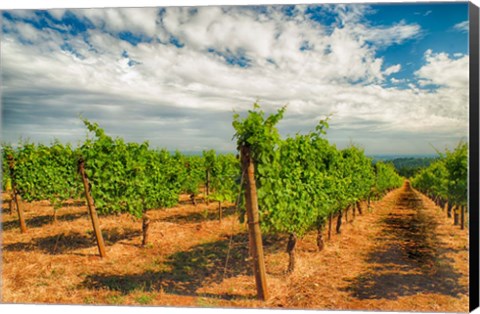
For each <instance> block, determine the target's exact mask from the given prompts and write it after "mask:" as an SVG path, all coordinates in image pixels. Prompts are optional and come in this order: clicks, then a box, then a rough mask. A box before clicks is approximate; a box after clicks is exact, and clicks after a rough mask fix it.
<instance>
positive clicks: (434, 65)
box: [415, 49, 469, 90]
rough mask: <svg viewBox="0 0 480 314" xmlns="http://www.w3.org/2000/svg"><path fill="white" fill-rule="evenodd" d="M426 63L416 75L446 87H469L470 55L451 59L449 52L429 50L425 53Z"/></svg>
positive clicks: (463, 88)
mask: <svg viewBox="0 0 480 314" xmlns="http://www.w3.org/2000/svg"><path fill="white" fill-rule="evenodd" d="M424 57H425V61H426V65H425V66H423V67H422V68H420V69H419V70H418V71H416V72H415V75H416V76H418V77H419V78H421V79H423V80H425V81H426V82H428V83H430V84H435V85H441V86H444V87H446V88H453V89H457V88H461V89H462V90H465V88H467V87H468V80H469V77H468V73H469V72H468V71H469V70H468V69H469V67H468V65H469V58H468V56H463V57H461V58H458V59H451V58H450V57H449V55H448V54H447V53H434V52H433V51H432V50H430V49H429V50H427V51H426V52H425V54H424Z"/></svg>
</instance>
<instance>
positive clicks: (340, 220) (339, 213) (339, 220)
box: [336, 210, 342, 234]
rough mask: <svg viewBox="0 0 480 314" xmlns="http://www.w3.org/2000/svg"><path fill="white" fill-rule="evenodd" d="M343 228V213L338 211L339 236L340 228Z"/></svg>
mask: <svg viewBox="0 0 480 314" xmlns="http://www.w3.org/2000/svg"><path fill="white" fill-rule="evenodd" d="M341 227H342V211H341V210H339V211H338V218H337V230H336V231H337V234H340V233H341V231H340V228H341Z"/></svg>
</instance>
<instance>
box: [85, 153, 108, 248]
mask: <svg viewBox="0 0 480 314" xmlns="http://www.w3.org/2000/svg"><path fill="white" fill-rule="evenodd" d="M78 171H79V172H80V175H81V176H82V181H83V187H84V189H85V198H86V199H87V207H88V212H89V213H90V218H91V220H92V225H93V230H94V232H95V238H96V239H97V246H98V252H99V253H100V257H105V256H106V253H105V243H104V242H103V236H102V231H101V230H100V223H99V221H98V215H97V211H96V210H95V206H94V204H93V198H92V195H91V194H90V184H89V183H88V179H87V175H86V174H85V161H84V160H83V159H82V158H80V159H79V160H78Z"/></svg>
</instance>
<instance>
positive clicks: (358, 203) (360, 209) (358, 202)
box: [357, 201, 363, 215]
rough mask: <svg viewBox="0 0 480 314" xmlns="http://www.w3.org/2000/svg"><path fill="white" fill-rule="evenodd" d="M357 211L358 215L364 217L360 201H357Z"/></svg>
mask: <svg viewBox="0 0 480 314" xmlns="http://www.w3.org/2000/svg"><path fill="white" fill-rule="evenodd" d="M357 209H358V214H359V215H363V212H362V207H361V206H360V201H357Z"/></svg>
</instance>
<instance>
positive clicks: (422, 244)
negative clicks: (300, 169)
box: [2, 187, 468, 312]
mask: <svg viewBox="0 0 480 314" xmlns="http://www.w3.org/2000/svg"><path fill="white" fill-rule="evenodd" d="M405 189H406V188H405V187H404V188H402V189H399V190H395V191H393V192H390V193H389V194H388V195H387V196H386V197H385V198H384V199H383V200H381V201H379V202H375V203H374V204H373V208H372V210H371V211H370V212H369V211H367V210H366V204H362V207H363V208H364V214H363V215H362V216H359V215H357V216H356V218H355V220H354V221H353V222H351V221H350V222H349V223H347V224H343V226H342V233H341V234H340V235H336V234H335V233H332V235H333V236H332V239H331V240H329V241H326V246H325V249H324V250H323V251H322V252H318V251H317V249H316V244H315V243H316V242H315V241H316V234H314V233H311V234H308V235H307V236H306V237H304V238H303V239H301V240H300V241H299V243H298V245H297V267H296V270H295V271H294V272H293V273H291V274H286V273H285V270H286V268H287V260H288V256H287V253H286V252H285V247H286V238H285V237H265V255H266V256H265V260H266V268H267V272H268V274H267V280H268V289H269V299H268V300H267V301H266V302H261V301H257V300H256V299H255V294H256V291H255V283H254V279H253V276H252V271H251V267H250V260H249V258H248V249H247V246H248V237H247V235H246V232H245V226H244V225H242V224H240V223H239V222H238V219H237V218H236V215H235V212H234V209H233V207H231V206H230V207H229V208H227V209H225V213H224V219H223V220H222V222H219V221H218V216H217V204H216V203H212V204H210V205H209V206H208V207H207V206H206V205H205V204H203V203H201V202H200V203H199V204H198V205H197V206H193V205H190V204H189V203H188V202H187V201H186V200H187V197H186V196H185V197H184V198H183V199H182V204H181V205H179V206H177V207H174V208H171V209H166V210H152V211H150V212H149V217H150V219H151V224H150V232H151V233H150V242H151V244H150V245H148V246H147V247H145V248H142V247H141V240H142V239H141V220H139V219H135V218H132V217H131V216H129V215H119V216H102V217H100V222H101V227H102V231H103V234H104V237H105V241H106V244H107V258H105V259H101V258H99V257H98V252H97V248H96V245H95V242H94V240H93V232H92V227H91V223H90V220H89V217H88V216H87V210H86V208H85V206H83V205H80V206H78V204H77V205H75V204H73V203H71V204H69V205H68V206H65V207H63V208H62V209H60V211H59V212H58V222H57V223H53V222H52V221H51V215H52V213H53V209H52V208H51V207H50V206H49V204H48V202H35V203H32V204H25V216H26V220H27V226H28V227H29V229H28V232H27V233H26V234H21V233H20V231H19V229H18V226H17V221H16V219H17V217H16V214H9V213H7V212H3V213H2V219H3V225H2V226H3V229H4V230H3V232H2V237H3V239H2V240H3V244H2V253H3V254H2V260H3V270H2V271H3V272H2V284H3V286H2V287H3V290H2V302H5V303H61V304H122V305H147V304H148V305H161V306H198V307H202V306H208V307H215V306H220V307H258V308H260V307H267V308H310V309H338V310H346V309H348V310H393V311H440V312H452V311H455V312H466V311H467V310H468V294H467V290H466V289H467V288H466V287H467V286H468V240H467V239H468V234H467V231H466V230H460V228H459V227H458V226H453V224H452V221H451V220H450V219H447V218H446V214H445V213H444V212H441V210H440V209H439V208H437V207H435V206H434V204H433V203H432V202H431V201H430V200H428V199H427V198H426V197H424V196H423V195H419V194H415V193H414V194H409V197H414V198H415V199H416V205H415V208H414V209H412V208H408V206H405V204H404V203H402V200H403V201H405V195H406V193H407V192H408V191H406V190H405ZM412 193H413V192H412ZM407 194H408V193H407ZM415 195H418V197H419V198H418V197H417V196H415ZM6 207H7V204H3V208H4V209H5V208H6ZM349 219H351V215H350V214H349ZM324 238H325V239H326V238H327V235H326V230H325V235H324ZM227 256H228V261H227ZM432 278H433V279H432Z"/></svg>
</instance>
